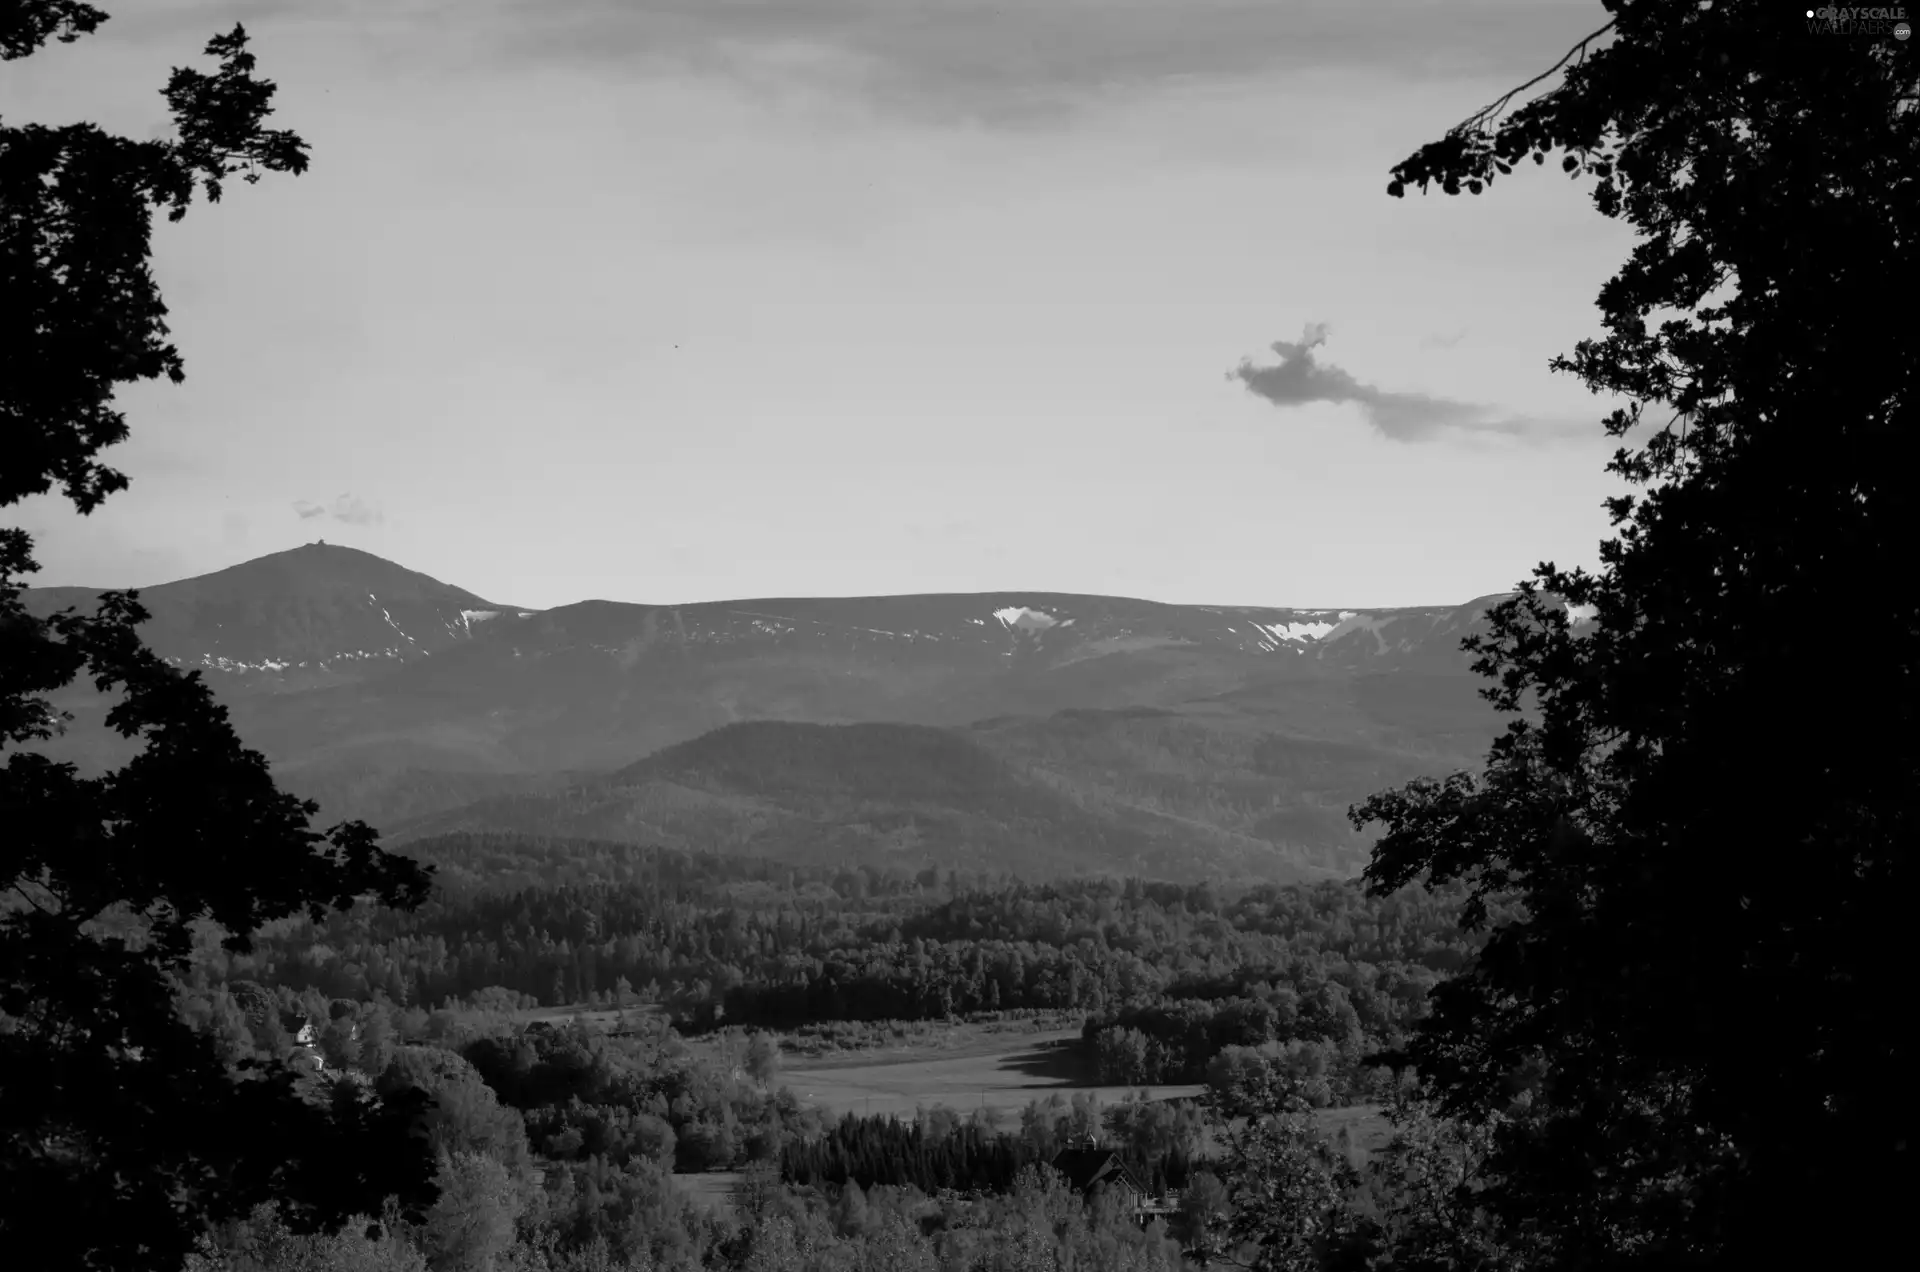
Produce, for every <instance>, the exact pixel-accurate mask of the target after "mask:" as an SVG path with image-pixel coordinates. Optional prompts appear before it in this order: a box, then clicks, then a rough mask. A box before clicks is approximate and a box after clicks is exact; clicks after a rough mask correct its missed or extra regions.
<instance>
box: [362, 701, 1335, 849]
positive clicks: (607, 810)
mask: <svg viewBox="0 0 1920 1272" xmlns="http://www.w3.org/2000/svg"><path fill="white" fill-rule="evenodd" d="M461 831H467V832H472V831H493V832H499V831H521V832H526V833H538V834H549V835H562V836H567V837H571V838H582V839H603V840H610V841H615V842H627V843H647V844H661V845H664V846H667V847H674V848H686V847H692V848H699V849H706V850H711V851H723V852H735V853H747V854H752V855H756V856H767V857H772V858H776V859H779V860H784V861H791V862H796V863H805V864H818V865H828V864H841V863H845V862H873V863H892V864H897V865H905V866H910V867H913V868H916V869H917V868H919V867H921V866H924V865H926V864H928V863H929V862H937V863H939V864H942V865H951V866H965V867H969V868H981V869H998V870H1011V871H1014V872H1016V873H1019V874H1022V875H1026V876H1029V877H1036V878H1037V877H1044V876H1047V875H1055V874H1065V873H1076V872H1087V871H1094V872H1100V873H1107V872H1116V871H1120V872H1130V873H1143V874H1149V875H1156V876H1174V877H1190V876H1195V875H1200V874H1209V873H1221V872H1223V870H1226V869H1229V868H1230V870H1231V872H1232V873H1235V874H1242V873H1249V869H1248V866H1249V864H1250V863H1247V862H1245V861H1242V860H1239V859H1240V858H1244V857H1247V856H1271V858H1272V859H1271V860H1269V861H1261V862H1258V863H1257V868H1255V869H1253V870H1252V871H1251V873H1257V874H1261V875H1264V876H1267V877H1281V878H1298V877H1301V876H1302V874H1303V872H1302V871H1300V870H1299V869H1297V868H1296V867H1294V866H1293V865H1292V864H1291V863H1288V862H1286V861H1285V860H1283V859H1282V858H1281V857H1280V856H1279V855H1278V854H1272V853H1264V854H1263V853H1261V851H1260V849H1261V847H1262V845H1257V844H1254V843H1252V842H1248V843H1244V844H1233V843H1232V837H1231V836H1221V835H1219V834H1217V833H1215V832H1213V831H1211V830H1210V829H1208V828H1205V827H1191V826H1185V825H1181V824H1178V823H1174V822H1171V821H1168V820H1167V819H1163V818H1159V817H1156V816H1152V815H1145V816H1140V815H1135V816H1130V817H1126V818H1119V817H1112V816H1108V815H1105V814H1103V813H1101V812H1098V811H1093V810H1089V809H1086V808H1083V807H1082V806H1081V805H1080V804H1079V803H1077V802H1076V801H1075V800H1073V799H1071V798H1069V797H1067V796H1066V795H1063V794H1062V793H1060V792H1059V791H1057V790H1055V789H1053V788H1052V787H1051V786H1050V785H1049V784H1047V783H1045V782H1042V781H1036V780H1034V778H1033V777H1031V776H1030V775H1027V774H1025V773H1022V772H1021V771H1020V770H1019V769H1018V768H1017V767H1015V766H1013V765H1010V764H1008V763H1007V762H1006V761H1005V760H1003V759H1001V758H1000V757H998V756H996V755H995V754H993V753H992V752H990V751H988V750H987V749H985V748H983V747H981V746H980V745H979V744H978V743H977V742H975V741H974V740H973V739H971V738H969V737H967V736H966V735H965V734H962V733H957V732H953V731H949V730H945V729H937V728H929V727H926V726H921V725H901V724H858V725H812V724H796V723H790V722H779V721H759V722H753V723H743V724H733V725H728V726H726V727H724V728H721V729H718V730H716V731H714V732H712V733H709V734H706V735H704V736H702V737H700V738H696V739H694V740H693V741H690V742H686V743H682V744H680V745H678V746H674V747H669V748H667V749H666V750H664V751H661V752H659V753H658V754H656V755H652V756H649V757H647V758H646V759H644V760H642V761H641V762H639V763H637V764H633V765H629V766H628V767H626V768H624V769H621V770H620V771H618V772H616V773H614V774H612V775H610V776H608V777H606V778H604V779H602V780H600V781H597V782H591V783H586V784H582V785H579V786H575V787H572V788H570V789H568V790H566V791H563V792H560V793H556V794H545V795H520V796H508V797H503V798H497V799H489V800H484V801H481V802H478V803H475V804H472V805H469V806H467V807H465V808H461V809H456V810H452V811H449V812H443V813H438V814H433V815H430V816H427V817H422V818H418V819H415V820H413V821H412V822H409V823H406V824H404V825H402V826H398V827H396V828H395V829H394V831H393V832H392V834H391V835H390V838H391V839H392V840H393V841H394V842H397V843H402V844H404V843H406V842H409V841H412V840H415V839H421V838H426V837H429V836H433V835H441V834H448V833H455V832H461ZM1305 873H1311V872H1305Z"/></svg>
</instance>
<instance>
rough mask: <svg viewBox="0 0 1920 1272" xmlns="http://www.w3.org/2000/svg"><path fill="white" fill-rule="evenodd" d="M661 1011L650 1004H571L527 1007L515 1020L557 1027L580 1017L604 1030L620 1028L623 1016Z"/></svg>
mask: <svg viewBox="0 0 1920 1272" xmlns="http://www.w3.org/2000/svg"><path fill="white" fill-rule="evenodd" d="M659 1010H660V1009H659V1008H658V1007H656V1006H652V1005H650V1004H643V1005H636V1006H633V1007H588V1006H584V1005H581V1004H577V1003H575V1004H569V1005H567V1006H564V1007H526V1008H522V1009H521V1010H519V1011H516V1012H514V1013H513V1018H514V1019H515V1020H517V1021H519V1022H521V1023H523V1024H532V1023H533V1022H535V1021H544V1022H546V1023H547V1024H550V1025H554V1026H556V1027H558V1026H563V1025H567V1024H570V1023H572V1021H573V1020H574V1019H575V1018H576V1017H578V1018H579V1019H581V1020H584V1021H586V1022H587V1024H589V1025H595V1026H598V1027H600V1028H603V1029H615V1028H618V1027H619V1024H620V1018H621V1017H622V1016H628V1015H633V1016H644V1015H648V1014H650V1013H652V1012H657V1011H659Z"/></svg>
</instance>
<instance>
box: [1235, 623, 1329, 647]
mask: <svg viewBox="0 0 1920 1272" xmlns="http://www.w3.org/2000/svg"><path fill="white" fill-rule="evenodd" d="M1254 626H1255V627H1257V628H1259V629H1260V630H1261V631H1263V632H1265V633H1267V634H1268V635H1269V636H1271V637H1273V638H1274V639H1275V640H1282V641H1293V642H1295V643H1304V642H1306V641H1310V640H1320V639H1322V638H1323V637H1325V636H1326V634H1327V633H1328V632H1330V631H1332V630H1333V629H1334V627H1335V624H1333V623H1300V622H1294V623H1255V624H1254Z"/></svg>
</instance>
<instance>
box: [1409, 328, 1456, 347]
mask: <svg viewBox="0 0 1920 1272" xmlns="http://www.w3.org/2000/svg"><path fill="white" fill-rule="evenodd" d="M1466 338H1467V329H1466V328H1465V327H1462V328H1460V330H1458V331H1456V332H1454V333H1453V334H1452V335H1448V334H1447V333H1445V332H1441V331H1436V332H1434V333H1432V334H1431V335H1429V336H1427V337H1425V338H1424V339H1422V340H1421V341H1420V347H1421V348H1422V349H1451V348H1453V347H1454V346H1455V345H1457V344H1459V343H1460V342H1461V341H1462V340H1465V339H1466Z"/></svg>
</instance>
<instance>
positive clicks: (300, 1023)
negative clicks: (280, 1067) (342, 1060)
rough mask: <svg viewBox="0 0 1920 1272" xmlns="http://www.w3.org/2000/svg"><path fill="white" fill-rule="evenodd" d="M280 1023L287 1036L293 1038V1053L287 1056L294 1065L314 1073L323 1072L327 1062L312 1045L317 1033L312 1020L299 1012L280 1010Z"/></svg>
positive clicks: (325, 1069)
mask: <svg viewBox="0 0 1920 1272" xmlns="http://www.w3.org/2000/svg"><path fill="white" fill-rule="evenodd" d="M280 1023H281V1025H283V1026H284V1027H285V1028H286V1031H287V1036H288V1037H290V1038H292V1039H293V1055H292V1056H291V1057H289V1058H290V1059H291V1060H292V1062H293V1063H294V1064H295V1065H300V1066H304V1067H306V1068H309V1069H312V1070H313V1071H314V1072H315V1073H325V1072H326V1071H327V1062H326V1061H325V1060H323V1059H322V1058H321V1056H320V1049H319V1048H318V1047H316V1046H315V1045H314V1042H315V1041H316V1039H317V1037H318V1035H317V1033H316V1032H315V1030H314V1027H313V1021H311V1020H309V1019H308V1018H307V1017H305V1016H303V1015H301V1014H300V1013H299V1012H282V1013H281V1015H280Z"/></svg>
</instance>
